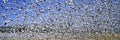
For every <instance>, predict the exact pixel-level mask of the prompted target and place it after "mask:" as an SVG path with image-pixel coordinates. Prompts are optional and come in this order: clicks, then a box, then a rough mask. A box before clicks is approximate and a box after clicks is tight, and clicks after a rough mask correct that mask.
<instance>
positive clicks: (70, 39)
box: [0, 33, 120, 40]
mask: <svg viewBox="0 0 120 40" xmlns="http://www.w3.org/2000/svg"><path fill="white" fill-rule="evenodd" d="M0 35H3V36H0V40H120V34H108V33H106V34H104V35H100V34H95V35H93V34H87V33H86V34H76V35H74V36H73V35H69V36H67V37H58V36H57V38H55V37H48V38H45V37H42V36H37V34H33V35H32V36H28V35H24V34H19V35H18V34H17V36H10V37H8V36H9V35H10V34H7V36H4V35H5V34H0ZM23 35H24V36H23Z"/></svg>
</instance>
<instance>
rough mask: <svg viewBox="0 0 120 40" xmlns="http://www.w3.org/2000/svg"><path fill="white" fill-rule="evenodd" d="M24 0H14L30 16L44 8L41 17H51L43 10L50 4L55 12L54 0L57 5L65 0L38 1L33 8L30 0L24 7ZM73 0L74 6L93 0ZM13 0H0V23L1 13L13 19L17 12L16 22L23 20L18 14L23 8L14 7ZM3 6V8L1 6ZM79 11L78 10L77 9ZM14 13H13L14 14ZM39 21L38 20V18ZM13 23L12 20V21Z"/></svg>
mask: <svg viewBox="0 0 120 40" xmlns="http://www.w3.org/2000/svg"><path fill="white" fill-rule="evenodd" d="M23 1H24V0H16V2H17V3H18V4H17V5H18V6H19V7H22V8H23V9H24V10H28V11H26V13H27V15H29V16H30V15H31V16H35V15H36V13H37V12H38V9H41V10H44V14H41V15H39V17H40V16H42V18H47V17H51V16H50V15H49V14H48V12H47V11H45V9H44V8H48V7H49V6H51V8H50V9H51V10H50V11H51V13H52V12H56V11H55V9H54V7H55V4H56V2H58V3H61V4H60V5H59V7H62V5H63V3H64V2H65V1H66V0H63V1H61V0H56V1H52V4H49V2H50V1H48V0H46V1H45V3H44V4H43V5H42V3H40V2H39V3H38V4H39V5H40V6H35V7H37V8H35V7H33V8H32V7H30V6H29V5H30V4H31V3H30V1H29V0H25V1H26V5H27V6H26V7H25V6H24V5H23V3H24V2H23ZM67 1H70V0H67ZM74 1H75V4H74V6H81V5H80V4H88V3H92V2H94V0H83V1H80V0H74ZM99 1H100V0H99ZM109 1H112V2H113V3H114V2H115V1H117V0H109ZM14 2H15V0H8V2H6V4H2V3H3V0H0V25H3V24H4V22H5V20H4V19H3V17H2V15H8V16H7V19H6V20H8V19H12V20H14V19H16V14H18V15H19V19H18V20H19V21H18V23H22V21H23V19H22V16H20V15H23V14H25V12H24V11H23V10H20V9H18V8H17V7H16V5H15V3H14ZM36 2H37V1H36V0H33V1H32V3H33V4H36ZM93 5H94V3H93ZM2 7H3V8H2ZM5 8H12V9H13V10H11V9H8V10H6V9H5ZM64 9H65V10H68V9H69V8H68V5H67V6H66V7H65V8H64ZM30 10H33V11H30ZM78 11H79V10H78ZM63 12H65V11H64V10H62V11H60V12H59V13H63ZM14 13H15V14H14ZM39 17H36V18H34V19H33V20H38V19H37V18H39ZM29 18H30V17H28V18H27V19H28V20H27V21H28V22H30V21H31V20H29ZM38 21H39V20H38ZM13 23H14V22H13Z"/></svg>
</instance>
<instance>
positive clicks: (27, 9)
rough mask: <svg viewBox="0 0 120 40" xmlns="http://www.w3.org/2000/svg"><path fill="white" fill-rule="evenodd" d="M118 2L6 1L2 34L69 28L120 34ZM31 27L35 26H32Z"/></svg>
mask: <svg viewBox="0 0 120 40" xmlns="http://www.w3.org/2000/svg"><path fill="white" fill-rule="evenodd" d="M119 2H120V1H119V0H117V1H112V0H109V1H108V0H101V1H100V0H99V1H98V0H94V1H84V0H13V1H11V0H3V1H2V5H0V17H1V19H2V20H3V21H2V24H1V25H2V26H1V27H0V32H3V33H4V32H7V31H8V32H9V31H10V32H18V31H19V32H26V31H27V30H29V31H30V30H32V31H35V30H36V32H37V31H39V32H40V30H42V29H43V30H42V31H44V32H45V31H47V32H49V31H53V29H54V31H55V30H58V31H61V30H62V31H64V30H67V29H69V30H71V32H75V30H77V31H76V33H78V32H80V33H83V32H88V33H99V34H102V33H106V32H107V33H120V10H119V9H120V3H119ZM32 24H34V26H31V25H32ZM16 25H17V26H16ZM20 25H21V26H20ZM24 25H27V26H24ZM35 25H37V26H35ZM35 28H36V29H35ZM11 30H12V31H11ZM22 30H26V31H22ZM72 30H74V31H72ZM62 31H61V32H62ZM39 32H37V33H39ZM65 32H69V31H65Z"/></svg>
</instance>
